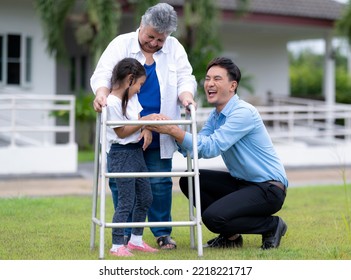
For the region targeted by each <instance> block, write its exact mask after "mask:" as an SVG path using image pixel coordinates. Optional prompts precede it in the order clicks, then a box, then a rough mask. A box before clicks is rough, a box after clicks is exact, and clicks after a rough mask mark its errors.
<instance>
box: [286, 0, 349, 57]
mask: <svg viewBox="0 0 351 280" xmlns="http://www.w3.org/2000/svg"><path fill="white" fill-rule="evenodd" d="M334 1H336V2H340V3H347V2H348V1H349V0H334ZM333 46H334V47H335V48H337V47H340V51H341V53H344V54H345V55H346V54H347V41H346V40H340V39H334V40H333ZM307 48H309V49H311V50H313V52H315V53H317V54H324V52H325V43H324V41H323V40H305V41H298V42H291V43H289V44H288V49H289V51H292V52H299V51H301V50H304V49H307Z"/></svg>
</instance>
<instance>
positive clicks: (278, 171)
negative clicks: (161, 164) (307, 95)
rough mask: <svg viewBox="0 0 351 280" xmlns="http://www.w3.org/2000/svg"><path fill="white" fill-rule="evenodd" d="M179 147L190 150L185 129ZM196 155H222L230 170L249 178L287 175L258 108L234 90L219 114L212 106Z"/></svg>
mask: <svg viewBox="0 0 351 280" xmlns="http://www.w3.org/2000/svg"><path fill="white" fill-rule="evenodd" d="M180 147H181V148H182V149H185V150H188V151H191V152H192V136H191V134H190V133H188V132H187V133H186V135H185V138H184V141H183V143H182V144H181V145H180ZM198 152H199V158H213V157H216V156H219V155H221V156H222V158H223V161H224V163H225V165H226V166H227V168H228V171H229V172H230V174H231V175H232V176H233V177H235V178H238V179H242V180H246V181H250V182H265V181H270V180H276V181H280V182H282V183H283V184H284V185H285V186H288V179H287V176H286V173H285V169H284V166H283V164H282V163H281V161H280V159H279V157H278V155H277V153H276V151H275V149H274V146H273V143H272V141H271V138H270V136H269V134H268V132H267V130H266V127H265V125H264V123H263V121H262V118H261V116H260V114H259V113H258V111H257V109H256V108H255V107H254V106H252V105H251V104H249V103H247V102H245V101H243V100H241V99H240V98H239V96H238V95H237V94H235V95H234V96H233V97H232V98H231V99H230V100H229V102H228V103H227V104H226V106H225V107H224V108H223V110H222V111H221V112H220V113H219V114H218V112H217V111H216V109H214V110H213V111H212V112H211V113H210V115H209V117H208V119H207V121H206V123H205V124H204V126H203V128H202V129H201V131H200V132H199V133H198Z"/></svg>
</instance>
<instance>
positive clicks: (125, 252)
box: [110, 246, 134, 257]
mask: <svg viewBox="0 0 351 280" xmlns="http://www.w3.org/2000/svg"><path fill="white" fill-rule="evenodd" d="M110 254H111V255H114V256H117V257H132V256H134V255H133V254H132V253H131V252H130V251H129V250H128V248H126V247H125V246H122V247H121V248H119V249H117V250H113V251H112V250H110Z"/></svg>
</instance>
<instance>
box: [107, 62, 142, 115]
mask: <svg viewBox="0 0 351 280" xmlns="http://www.w3.org/2000/svg"><path fill="white" fill-rule="evenodd" d="M130 74H131V78H130V81H129V87H130V86H131V85H133V84H134V83H135V82H136V80H137V79H139V78H140V77H142V76H146V72H145V68H144V67H143V65H141V63H140V62H139V61H138V60H136V59H135V58H131V57H127V58H124V59H122V60H121V61H119V62H118V63H117V64H116V66H115V67H114V68H113V70H112V76H111V87H112V88H113V87H114V86H115V85H118V84H119V83H121V82H123V81H124V79H125V78H126V77H127V76H128V75H130ZM129 87H128V88H126V90H125V92H124V94H123V97H122V113H123V116H125V117H127V112H126V111H127V105H128V99H129V98H128V94H129Z"/></svg>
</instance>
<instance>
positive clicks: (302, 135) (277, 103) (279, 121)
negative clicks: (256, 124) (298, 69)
mask: <svg viewBox="0 0 351 280" xmlns="http://www.w3.org/2000/svg"><path fill="white" fill-rule="evenodd" d="M256 108H257V109H258V111H259V112H260V114H261V116H262V119H263V121H264V123H265V125H266V127H267V129H268V132H269V134H270V136H271V139H272V141H273V142H281V143H287V142H290V143H291V142H304V143H307V144H313V145H319V144H320V145H323V144H332V143H342V142H351V105H348V104H340V103H336V104H334V105H332V106H328V105H326V104H325V102H323V101H316V100H310V99H303V98H289V97H277V98H275V97H274V99H273V103H272V105H270V106H256ZM212 109H213V108H198V109H197V112H196V113H197V121H198V127H199V129H200V128H201V127H202V125H203V123H204V122H205V120H206V119H207V117H208V115H209V113H210V111H212Z"/></svg>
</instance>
